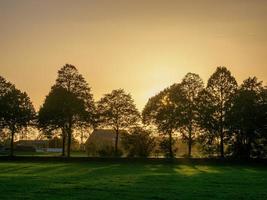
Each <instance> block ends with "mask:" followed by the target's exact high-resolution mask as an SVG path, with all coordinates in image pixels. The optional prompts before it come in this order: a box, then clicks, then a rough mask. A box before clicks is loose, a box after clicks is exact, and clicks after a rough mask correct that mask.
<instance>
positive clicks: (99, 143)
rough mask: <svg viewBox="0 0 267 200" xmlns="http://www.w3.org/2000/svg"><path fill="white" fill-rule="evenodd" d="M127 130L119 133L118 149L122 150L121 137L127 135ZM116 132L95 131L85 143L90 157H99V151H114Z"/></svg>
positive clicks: (109, 130) (106, 130)
mask: <svg viewBox="0 0 267 200" xmlns="http://www.w3.org/2000/svg"><path fill="white" fill-rule="evenodd" d="M126 133H127V132H126V131H125V130H122V131H120V132H119V138H118V149H120V150H122V147H121V144H120V141H121V136H122V135H123V134H126ZM115 140H116V132H115V131H114V130H113V129H95V130H94V131H93V132H92V133H91V134H90V136H89V138H88V139H87V141H86V142H85V148H86V151H87V153H88V155H90V156H97V155H99V151H102V150H104V149H105V150H107V149H112V148H114V146H115Z"/></svg>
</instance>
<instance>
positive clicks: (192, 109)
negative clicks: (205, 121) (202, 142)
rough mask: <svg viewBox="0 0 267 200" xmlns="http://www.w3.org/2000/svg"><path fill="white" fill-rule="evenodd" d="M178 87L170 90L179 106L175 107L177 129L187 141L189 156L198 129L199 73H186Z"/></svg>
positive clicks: (201, 82) (201, 84) (201, 83)
mask: <svg viewBox="0 0 267 200" xmlns="http://www.w3.org/2000/svg"><path fill="white" fill-rule="evenodd" d="M179 87H180V88H178V89H174V90H172V92H174V93H175V94H173V96H174V97H173V102H176V104H177V105H179V107H176V108H175V109H176V110H177V112H176V119H177V120H176V122H177V130H179V131H180V132H181V133H182V137H183V139H184V140H185V141H186V142H187V144H188V156H189V157H191V149H192V144H193V143H194V142H195V140H196V134H197V132H198V129H199V124H198V115H199V114H198V104H199V102H198V96H199V94H200V92H201V91H202V90H203V88H204V84H203V81H202V80H201V78H200V77H199V75H197V74H194V73H188V74H187V75H186V76H185V77H184V78H183V80H182V82H181V84H180V85H179ZM176 98H177V99H176ZM179 101H180V102H181V103H179Z"/></svg>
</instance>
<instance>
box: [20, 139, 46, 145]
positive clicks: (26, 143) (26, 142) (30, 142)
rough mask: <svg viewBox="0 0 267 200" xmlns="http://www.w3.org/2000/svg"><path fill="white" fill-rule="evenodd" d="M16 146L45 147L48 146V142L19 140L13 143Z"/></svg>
mask: <svg viewBox="0 0 267 200" xmlns="http://www.w3.org/2000/svg"><path fill="white" fill-rule="evenodd" d="M15 144H16V145H27V146H32V145H46V144H48V140H19V141H17V142H15Z"/></svg>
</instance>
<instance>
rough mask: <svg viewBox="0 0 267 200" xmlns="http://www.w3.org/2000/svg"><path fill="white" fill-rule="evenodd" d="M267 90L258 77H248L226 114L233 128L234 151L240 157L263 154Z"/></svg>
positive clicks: (232, 142) (265, 137)
mask: <svg viewBox="0 0 267 200" xmlns="http://www.w3.org/2000/svg"><path fill="white" fill-rule="evenodd" d="M266 105H267V99H266V91H265V90H264V87H263V85H262V82H259V81H258V80H257V78H256V77H252V78H251V77H250V78H248V79H246V80H245V81H244V82H243V84H242V85H241V86H240V88H239V90H238V92H237V94H236V95H235V97H234V99H233V106H232V107H231V110H230V112H229V113H228V115H227V116H226V117H227V118H226V119H228V120H227V122H228V126H229V128H230V130H231V133H232V134H231V135H230V136H231V138H232V141H231V145H232V147H233V148H232V153H233V154H234V155H235V156H238V157H246V158H249V157H251V156H255V155H257V156H262V155H261V154H262V153H261V151H262V149H261V146H264V145H263V143H262V142H264V141H265V142H266V139H267V135H266V128H267V127H266V125H267V108H266Z"/></svg>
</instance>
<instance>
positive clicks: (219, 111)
mask: <svg viewBox="0 0 267 200" xmlns="http://www.w3.org/2000/svg"><path fill="white" fill-rule="evenodd" d="M236 89H237V82H236V80H235V78H234V77H233V76H232V75H231V72H230V71H229V70H228V69H227V68H226V67H217V69H216V71H215V72H214V73H213V74H212V75H211V77H210V78H209V80H208V84H207V88H206V91H207V92H208V93H209V95H211V96H212V98H210V99H212V102H209V104H212V107H213V108H215V109H214V112H213V113H211V115H212V118H213V119H214V120H215V123H216V124H217V125H216V126H218V127H219V130H218V132H217V134H218V135H219V139H220V154H221V157H224V138H225V128H226V127H225V116H226V113H227V112H228V111H229V109H230V108H231V103H230V102H231V99H232V97H233V96H234V94H235V92H236Z"/></svg>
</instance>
